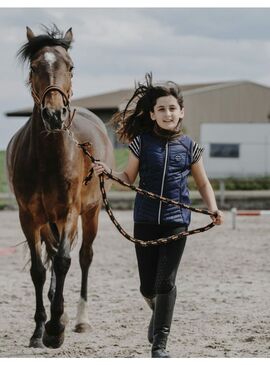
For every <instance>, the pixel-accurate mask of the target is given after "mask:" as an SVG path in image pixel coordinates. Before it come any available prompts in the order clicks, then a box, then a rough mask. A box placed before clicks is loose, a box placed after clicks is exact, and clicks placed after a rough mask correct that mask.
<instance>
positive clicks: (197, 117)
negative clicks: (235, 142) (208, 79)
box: [183, 82, 270, 142]
mask: <svg viewBox="0 0 270 365" xmlns="http://www.w3.org/2000/svg"><path fill="white" fill-rule="evenodd" d="M205 90H206V89H205ZM184 106H185V117H184V122H183V127H184V128H185V133H186V134H188V135H190V136H191V137H192V138H194V139H195V140H196V141H198V142H199V141H200V124H201V123H236V122H237V123H239V122H240V123H248V122H252V123H261V122H269V119H268V116H269V114H270V88H268V87H263V86H260V85H257V84H253V83H250V82H245V83H239V84H236V85H231V86H225V87H220V88H218V87H217V88H212V89H211V88H209V90H208V91H198V90H197V91H194V92H187V93H184Z"/></svg>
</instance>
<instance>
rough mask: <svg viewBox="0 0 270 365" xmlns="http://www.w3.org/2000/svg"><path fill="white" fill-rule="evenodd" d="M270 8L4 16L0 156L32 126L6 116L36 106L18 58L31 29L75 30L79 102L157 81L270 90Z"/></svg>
mask: <svg viewBox="0 0 270 365" xmlns="http://www.w3.org/2000/svg"><path fill="white" fill-rule="evenodd" d="M269 19H270V8H260V9H256V8H250V9H245V8H216V9H209V8H202V9H200V8H193V9H188V8H165V9H164V8H150V9H149V8H148V9H147V8H132V9H124V8H120V9H119V8H111V9H110V8H103V9H96V8H75V9H74V8H67V9H65V8H56V9H48V8H36V9H34V8H21V9H19V8H13V9H5V8H1V9H0V30H1V37H0V46H1V56H2V57H1V67H0V78H1V89H0V114H1V123H0V149H5V148H6V145H7V143H8V140H9V138H10V137H11V135H12V134H13V133H14V132H15V131H16V130H17V129H18V128H19V126H21V125H22V124H23V123H24V121H25V119H23V118H18V119H14V118H6V117H4V113H5V112H6V111H10V110H15V109H18V108H22V107H28V106H30V105H32V99H31V96H30V93H29V90H28V88H27V87H26V86H25V81H26V79H27V74H28V70H27V68H26V67H22V66H21V65H20V64H19V63H18V62H17V60H16V58H15V55H16V52H17V50H18V49H19V47H20V46H21V45H22V44H23V43H24V42H25V41H26V34H25V27H26V25H28V26H30V27H31V28H32V30H33V31H34V33H36V34H39V33H40V24H45V25H50V24H52V23H55V24H56V25H57V26H58V27H59V28H60V29H61V30H63V31H65V30H67V29H68V28H69V27H72V28H73V33H74V38H75V42H74V44H73V48H72V50H71V56H72V58H73V61H74V64H75V70H74V81H73V91H74V96H73V97H74V98H77V97H81V96H89V95H95V94H98V93H103V92H106V91H112V90H117V89H121V88H127V87H133V85H134V80H137V81H139V80H143V76H144V74H145V73H146V72H148V71H152V72H153V75H154V79H155V80H157V81H160V80H167V79H170V80H173V81H176V82H178V83H180V84H181V83H183V84H184V83H185V84H186V83H196V82H211V81H228V80H250V81H254V82H258V83H261V84H263V85H267V86H270V67H269V66H270V62H269V61H270V27H269Z"/></svg>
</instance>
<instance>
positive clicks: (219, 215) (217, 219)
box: [211, 210, 224, 226]
mask: <svg viewBox="0 0 270 365" xmlns="http://www.w3.org/2000/svg"><path fill="white" fill-rule="evenodd" d="M214 213H216V215H215V216H214V215H212V216H211V219H212V221H213V223H214V224H216V225H217V226H220V225H221V224H223V223H224V214H223V212H222V211H221V210H216V211H214Z"/></svg>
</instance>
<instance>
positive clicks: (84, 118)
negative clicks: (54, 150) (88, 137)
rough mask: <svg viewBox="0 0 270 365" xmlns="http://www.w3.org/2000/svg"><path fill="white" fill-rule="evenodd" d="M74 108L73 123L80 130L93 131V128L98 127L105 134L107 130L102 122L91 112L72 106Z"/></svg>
mask: <svg viewBox="0 0 270 365" xmlns="http://www.w3.org/2000/svg"><path fill="white" fill-rule="evenodd" d="M74 108H75V109H76V112H75V116H74V124H75V126H76V128H78V129H79V130H80V132H85V133H87V134H88V133H89V132H93V129H96V128H97V129H99V130H100V131H101V132H102V133H104V134H106V135H107V130H106V127H105V124H104V122H103V121H102V120H101V119H100V118H99V117H98V116H97V115H96V114H94V113H93V112H91V111H90V110H88V109H85V108H81V107H74Z"/></svg>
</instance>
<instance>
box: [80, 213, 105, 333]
mask: <svg viewBox="0 0 270 365" xmlns="http://www.w3.org/2000/svg"><path fill="white" fill-rule="evenodd" d="M99 211H100V207H99V206H97V207H96V208H94V209H92V210H91V211H89V212H87V213H85V214H83V215H82V231H83V241H82V246H81V249H80V266H81V271H82V281H81V295H80V300H79V304H78V310H77V318H76V324H75V332H86V331H88V330H89V329H90V324H89V319H88V307H87V283H88V271H89V267H90V265H91V262H92V259H93V241H94V239H95V237H96V234H97V229H98V215H99Z"/></svg>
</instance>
